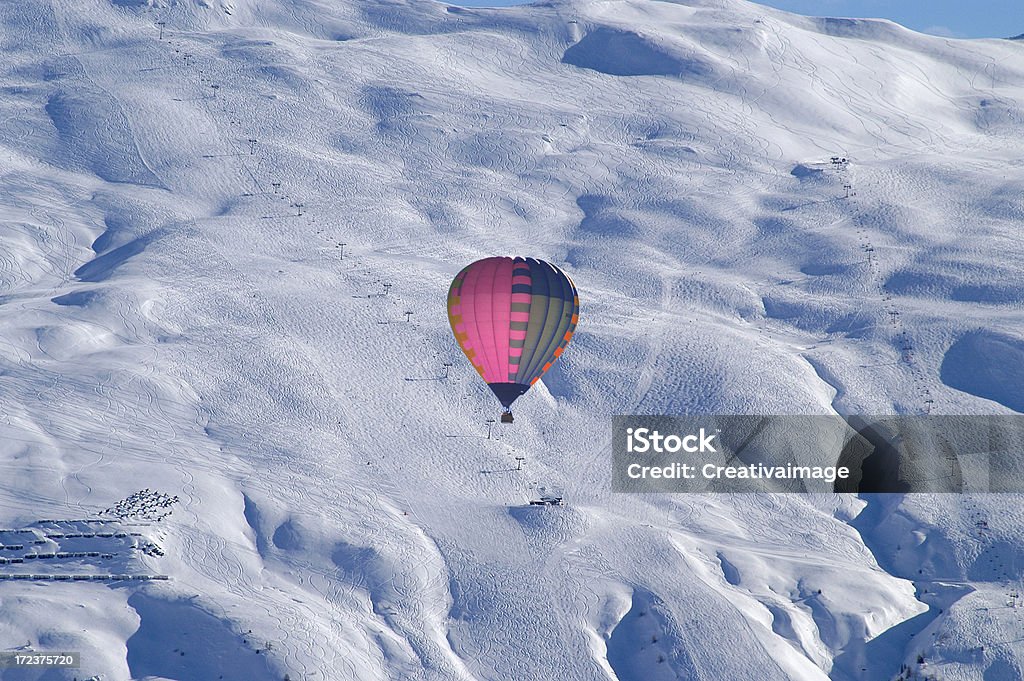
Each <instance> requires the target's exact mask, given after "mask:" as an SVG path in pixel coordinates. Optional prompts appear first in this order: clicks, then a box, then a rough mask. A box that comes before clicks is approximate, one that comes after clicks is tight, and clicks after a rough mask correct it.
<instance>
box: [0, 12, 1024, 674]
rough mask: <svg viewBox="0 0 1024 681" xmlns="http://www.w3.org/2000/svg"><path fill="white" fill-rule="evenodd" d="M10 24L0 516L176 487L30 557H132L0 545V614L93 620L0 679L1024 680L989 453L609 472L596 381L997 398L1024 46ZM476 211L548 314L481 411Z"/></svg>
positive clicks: (626, 396)
mask: <svg viewBox="0 0 1024 681" xmlns="http://www.w3.org/2000/svg"><path fill="white" fill-rule="evenodd" d="M1014 29H1016V31H1015V30H1014ZM1019 29H1020V27H1008V29H1007V33H1008V34H1010V33H1014V32H1019ZM161 34H162V35H161ZM0 45H2V49H3V60H2V61H0V73H2V77H0V86H2V88H3V89H2V97H0V173H2V183H0V192H2V193H0V394H2V396H3V417H2V419H0V526H2V527H4V528H7V529H9V530H18V529H21V530H29V532H28V533H26V532H22V533H14V534H5V533H0V544H5V545H10V544H14V543H15V542H16V541H17V538H18V537H21V536H29V535H31V536H32V537H35V538H38V541H39V542H41V544H40V545H43V544H42V542H46V541H58V542H71V543H73V542H79V543H81V544H82V545H83V546H84V545H87V544H88V542H89V541H99V538H98V537H97V538H95V539H83V538H75V539H70V540H69V539H66V538H64V539H60V538H58V539H57V540H47V539H46V538H45V536H44V535H46V534H47V533H50V534H53V533H55V532H56V530H60V531H61V532H60V533H62V534H67V533H69V532H70V531H71V530H69V528H72V529H73V530H74V532H73V533H74V534H79V533H82V532H84V531H90V530H89V528H90V527H91V526H92V525H90V524H89V523H87V522H83V521H86V520H90V519H96V518H98V517H100V516H98V515H97V514H100V513H101V512H102V511H103V510H104V509H107V508H109V507H111V506H113V505H114V504H115V503H116V502H117V501H118V500H119V499H122V498H125V497H128V496H129V495H130V494H132V493H133V492H136V491H138V490H143V489H147V488H148V489H150V490H159V491H160V492H163V493H167V494H169V495H176V496H178V497H179V501H178V502H177V503H175V504H174V505H173V506H172V507H171V508H172V513H171V515H170V516H168V517H165V518H162V519H154V518H153V517H149V516H146V517H142V516H138V517H130V518H122V519H120V520H118V519H117V518H113V517H111V516H109V515H107V516H102V517H104V518H106V519H107V520H106V525H103V527H110V528H113V529H112V530H111V531H120V530H124V531H129V532H136V533H137V536H136V537H135V539H134V540H132V541H135V542H136V543H137V544H141V543H145V542H153V543H154V544H156V545H159V547H160V549H161V550H162V553H163V554H164V555H152V554H150V553H146V552H143V551H141V550H139V548H138V547H136V548H134V549H133V548H130V547H128V546H127V545H124V544H112V543H111V541H112V540H105V541H107V545H108V546H113V547H114V548H112V549H109V550H111V551H115V552H116V553H113V554H111V555H114V556H115V557H114V558H112V559H103V558H97V557H90V556H81V557H77V558H69V557H65V558H61V559H59V560H58V559H57V558H54V559H53V560H55V561H58V562H57V563H54V564H53V565H54V566H55V567H53V568H51V569H52V570H57V571H61V570H63V571H64V573H66V574H90V575H102V574H108V573H110V572H111V570H112V569H113V572H115V573H118V574H129V573H130V574H131V575H139V576H147V575H148V576H158V575H166V576H167V577H168V578H169V579H167V580H166V581H145V580H139V581H124V580H120V581H112V582H97V581H93V580H90V581H89V582H88V583H74V582H67V581H64V582H58V581H52V580H31V581H14V580H10V579H4V580H0V649H2V650H14V649H19V648H20V649H22V650H77V651H81V652H82V655H83V665H82V668H81V669H78V670H50V671H35V672H30V671H14V670H0V677H2V678H3V679H5V680H7V679H11V680H12V681H18V680H22V679H46V680H53V679H71V678H75V677H77V678H79V679H82V678H86V677H88V676H90V675H92V676H93V677H94V678H102V679H104V680H105V681H114V680H124V679H129V678H131V679H148V680H156V679H174V680H178V681H193V680H199V679H215V678H222V679H237V680H239V681H264V680H267V681H269V680H272V679H277V680H280V679H282V678H285V675H286V674H287V675H288V677H289V678H290V679H294V680H296V681H297V680H299V679H302V680H317V679H319V680H323V681H339V680H349V679H353V680H355V679H358V680H360V681H363V680H366V681H370V680H377V679H403V680H405V679H410V680H412V679H430V680H434V679H438V680H440V679H445V680H448V679H452V680H460V681H469V680H471V679H473V680H479V681H485V680H486V681H493V680H497V679H573V680H576V679H579V680H595V681H596V680H603V681H609V680H613V679H618V680H619V681H634V680H641V679H642V680H644V681H648V680H651V681H656V680H661V679H760V680H765V681H769V680H783V679H799V680H807V681H817V680H824V679H835V680H841V681H846V680H852V679H868V680H882V679H893V678H896V677H897V674H900V670H901V665H907V666H908V667H909V668H910V669H911V670H912V671H913V673H914V674H916V675H917V676H916V677H915V678H924V676H926V675H928V674H932V675H933V676H934V677H935V678H941V679H948V680H951V681H958V680H961V679H962V680H967V679H978V680H984V681H1004V680H1009V679H1020V678H1022V672H1021V665H1022V663H1024V659H1022V658H1024V640H1022V639H1021V635H1020V632H1021V621H1022V617H1021V614H1024V610H1022V609H1020V608H1017V607H1013V604H1014V603H1015V602H1016V601H1015V600H1014V599H1013V598H1012V593H1014V592H1015V589H1017V588H1018V587H1019V584H1018V580H1019V577H1020V570H1021V567H1022V566H1024V556H1022V552H1024V514H1022V511H1021V504H1020V501H1021V497H1020V496H1018V495H992V496H981V495H975V496H958V495H927V496H924V495H922V496H906V497H864V498H856V497H852V496H837V495H820V496H807V495H766V494H765V495H753V494H751V495H706V496H704V495H675V496H673V495H617V494H613V493H611V491H610V483H609V480H610V433H611V428H610V426H611V421H610V417H611V415H613V414H623V413H664V414H674V413H702V412H707V413H765V414H772V413H780V414H802V413H809V414H810V413H813V414H828V413H834V412H839V413H841V414H856V413H905V414H914V413H924V412H926V411H931V412H932V413H981V414H987V413H1013V412H1015V411H1016V412H1021V411H1024V391H1022V390H1021V385H1022V374H1021V367H1022V366H1024V325H1022V321H1024V311H1022V308H1024V273H1022V263H1024V246H1022V240H1021V224H1022V219H1024V191H1022V190H1024V165H1022V161H1021V159H1022V157H1024V44H1021V43H1020V42H1011V41H1005V40H971V41H964V40H949V39H944V38H938V37H931V36H925V35H921V34H917V33H914V32H911V31H909V30H906V29H904V28H902V27H900V26H898V25H895V24H892V23H889V22H886V21H877V20H852V19H814V18H806V17H797V16H793V15H789V14H785V13H782V12H778V11H775V10H771V9H768V8H765V7H762V6H758V5H754V4H749V3H746V2H742V1H740V0H721V1H719V0H707V1H695V2H681V3H670V2H658V1H654V0H625V1H624V0H565V1H562V0H556V1H553V2H543V3H538V4H534V5H530V6H524V7H516V8H505V9H463V8H457V7H452V6H446V5H443V4H440V3H435V2H429V1H418V0H348V1H345V0H334V1H331V2H328V1H327V0H320V1H318V0H288V1H285V0H149V1H146V0H77V1H75V2H59V1H56V0H55V1H53V2H50V1H43V0H22V1H20V2H5V3H0ZM832 157H839V158H845V159H847V162H845V163H842V162H840V163H833V162H832V161H831V159H832ZM844 185H846V186H844ZM341 244H344V246H343V247H342V246H341ZM495 254H513V255H523V256H533V257H540V258H543V259H546V260H549V261H551V262H553V263H555V264H557V265H558V266H560V267H562V268H564V269H565V271H566V272H568V273H569V274H570V276H572V278H573V279H574V281H575V283H576V284H577V286H578V288H579V291H580V300H581V321H580V325H579V328H578V332H577V334H576V336H575V337H574V339H573V342H572V343H571V345H570V347H569V348H568V350H567V351H566V354H565V355H564V357H563V358H562V359H561V360H560V361H559V362H558V363H557V364H556V365H555V367H554V368H553V369H552V370H551V371H550V372H549V373H548V375H547V376H546V377H545V379H544V380H543V382H542V383H540V384H538V385H536V386H535V387H534V389H533V390H531V391H530V392H529V393H528V394H527V395H526V396H525V397H523V398H521V399H520V400H519V401H518V402H517V403H516V423H515V424H514V425H513V426H502V425H501V424H496V425H495V427H494V436H493V437H492V438H490V439H488V438H487V436H486V434H487V426H486V424H485V420H486V419H488V418H493V417H495V416H496V413H497V405H496V401H495V400H494V399H493V397H492V396H491V395H490V393H489V391H488V390H487V388H486V387H485V386H484V385H483V384H482V383H481V382H480V380H479V378H478V376H477V375H476V374H475V372H473V370H472V368H471V367H470V366H469V365H468V363H467V362H466V361H465V360H464V358H463V356H462V355H461V353H460V352H459V350H458V348H457V346H456V345H455V342H454V340H453V339H452V337H451V334H450V331H449V329H448V323H447V318H446V315H445V295H446V292H447V287H448V284H449V282H450V280H451V278H452V277H453V276H454V274H455V273H456V272H457V271H458V270H459V269H461V268H462V267H463V266H464V265H465V264H467V263H468V262H471V261H472V260H474V259H477V258H479V257H485V256H488V255H495ZM385 283H388V284H391V286H390V288H389V289H388V293H387V295H384V292H385V288H384V286H383V285H384V284H385ZM409 312H411V313H412V314H411V316H408V313H409ZM407 319H408V321H407ZM445 362H450V363H452V365H453V366H452V367H451V369H450V374H449V376H448V377H447V378H442V376H443V374H444V372H445V370H444V369H443V368H442V364H443V363H445ZM517 456H522V457H525V462H524V466H523V470H521V471H516V470H513V469H515V468H516V462H515V457H517ZM541 488H543V490H542V489H541ZM551 490H557V491H558V492H560V493H561V495H562V496H564V498H565V500H566V505H565V506H563V507H544V508H540V507H528V506H525V504H526V503H527V502H528V500H529V499H531V498H534V497H536V496H538V495H540V494H542V493H544V492H545V491H551ZM40 520H51V521H52V520H77V521H79V522H77V523H67V522H65V523H54V522H50V523H40V522H39V521H40ZM83 528H84V529H83ZM95 531H98V530H95ZM125 541H128V540H125ZM68 545H69V546H70V545H71V544H68ZM25 550H27V549H25ZM33 550H34V549H33ZM57 550H62V549H60V548H58V549H57ZM69 550H71V551H77V550H79V549H73V548H72V549H69ZM81 550H82V551H88V549H81ZM3 553H9V554H10V555H12V556H13V555H15V553H17V552H16V551H14V550H10V551H3ZM61 561H63V562H61ZM36 562H37V563H40V565H41V564H42V563H43V562H45V561H43V560H38V559H37V561H36ZM111 564H113V565H115V567H114V568H111ZM22 568H23V565H13V564H8V565H0V574H8V573H10V574H13V573H16V572H25V571H26V570H25V569H22ZM39 569H41V568H36V567H33V568H32V570H33V571H38V570H39ZM919 655H921V656H923V659H924V663H923V664H919V663H918V656H919Z"/></svg>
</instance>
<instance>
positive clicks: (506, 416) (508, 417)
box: [501, 411, 512, 423]
mask: <svg viewBox="0 0 1024 681" xmlns="http://www.w3.org/2000/svg"><path fill="white" fill-rule="evenodd" d="M501 422H502V423H512V412H510V411H504V412H502V413H501Z"/></svg>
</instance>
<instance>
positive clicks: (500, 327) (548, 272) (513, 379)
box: [448, 258, 580, 409]
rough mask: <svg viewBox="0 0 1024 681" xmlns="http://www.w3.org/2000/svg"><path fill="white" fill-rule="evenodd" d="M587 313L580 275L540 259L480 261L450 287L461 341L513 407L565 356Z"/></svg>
mask: <svg viewBox="0 0 1024 681" xmlns="http://www.w3.org/2000/svg"><path fill="white" fill-rule="evenodd" d="M579 311H580V299H579V296H578V295H577V293H576V287H575V286H574V285H573V283H572V280H570V279H569V277H567V276H566V275H565V273H564V272H562V271H561V270H560V269H558V268H557V267H555V266H554V265H551V264H549V263H546V262H544V261H543V260H535V259H533V258H485V259H483V260H477V261H476V262H474V263H472V264H471V265H469V266H467V267H466V268H465V269H463V270H462V271H461V272H459V273H458V274H457V275H456V276H455V280H454V281H452V285H451V288H450V289H449V290H448V321H449V323H451V326H452V331H453V332H454V333H455V339H456V340H457V341H458V343H459V345H460V346H461V347H462V351H463V352H464V353H466V357H468V358H469V361H470V362H471V363H472V364H473V367H474V368H475V369H476V370H477V373H479V374H480V376H481V378H483V379H484V381H486V382H487V385H488V386H490V388H491V390H492V391H494V394H495V395H496V396H497V398H498V400H499V401H500V402H501V404H502V406H503V407H505V408H506V409H508V408H509V407H510V406H511V404H512V402H514V401H515V400H516V398H518V397H519V396H520V395H522V394H523V393H525V392H526V391H527V390H529V389H530V386H531V385H533V384H534V383H536V382H537V381H538V380H539V379H540V377H541V376H543V375H544V372H545V371H547V370H548V369H549V368H551V365H552V364H553V363H554V361H555V360H556V359H558V358H559V357H560V356H561V355H562V352H563V351H564V350H565V346H566V345H568V344H569V339H570V338H572V334H573V331H574V330H575V329H576V322H577V321H578V320H579Z"/></svg>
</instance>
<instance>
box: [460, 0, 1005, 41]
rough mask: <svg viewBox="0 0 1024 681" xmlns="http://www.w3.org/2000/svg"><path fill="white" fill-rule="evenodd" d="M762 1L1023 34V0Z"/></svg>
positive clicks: (494, 2) (943, 30)
mask: <svg viewBox="0 0 1024 681" xmlns="http://www.w3.org/2000/svg"><path fill="white" fill-rule="evenodd" d="M448 1H449V2H451V3H452V4H458V5H463V6H465V7H498V6H506V5H521V4H524V3H523V2H520V1H516V0H448ZM760 4H762V5H770V6H772V7H778V8H779V9H783V10H786V11H787V12H796V13H798V14H810V15H815V16H838V17H881V18H884V19H892V20H893V21H895V22H898V23H900V24H903V25H904V26H907V27H908V28H912V29H914V30H915V31H921V32H923V33H932V34H935V35H946V36H953V37H956V38H1007V37H1010V36H1014V35H1019V34H1021V33H1024V0H974V2H971V0H763V1H762V2H761V3H760Z"/></svg>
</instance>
